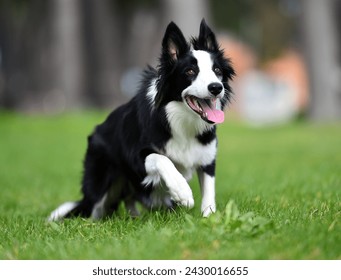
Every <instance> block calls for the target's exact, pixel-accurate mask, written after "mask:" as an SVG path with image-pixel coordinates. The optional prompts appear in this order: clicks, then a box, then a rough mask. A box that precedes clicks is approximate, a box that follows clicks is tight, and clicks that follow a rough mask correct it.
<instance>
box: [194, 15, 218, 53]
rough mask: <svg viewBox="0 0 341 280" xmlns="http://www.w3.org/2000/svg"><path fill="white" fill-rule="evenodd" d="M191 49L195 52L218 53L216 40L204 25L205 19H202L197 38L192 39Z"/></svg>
mask: <svg viewBox="0 0 341 280" xmlns="http://www.w3.org/2000/svg"><path fill="white" fill-rule="evenodd" d="M192 44H193V48H194V49H195V50H205V51H210V52H214V51H218V50H219V45H218V43H217V39H216V37H215V35H214V33H213V31H212V30H211V28H209V26H208V25H207V24H206V21H205V19H202V21H201V23H200V31H199V37H198V38H193V39H192Z"/></svg>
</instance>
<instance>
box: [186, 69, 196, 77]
mask: <svg viewBox="0 0 341 280" xmlns="http://www.w3.org/2000/svg"><path fill="white" fill-rule="evenodd" d="M186 75H187V76H190V77H191V76H194V75H195V71H194V70H193V69H188V70H187V71H186Z"/></svg>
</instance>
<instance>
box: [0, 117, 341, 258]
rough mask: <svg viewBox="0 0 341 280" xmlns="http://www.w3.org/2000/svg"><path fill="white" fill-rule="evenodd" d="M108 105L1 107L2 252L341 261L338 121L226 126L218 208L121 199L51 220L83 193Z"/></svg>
mask: <svg viewBox="0 0 341 280" xmlns="http://www.w3.org/2000/svg"><path fill="white" fill-rule="evenodd" d="M104 117H105V114H103V113H94V112H86V113H84V112H83V113H68V114H64V115H60V116H25V115H20V114H11V113H4V112H2V113H0V187H1V195H0V259H341V219H340V216H341V201H340V194H341V124H340V123H337V124H328V125H322V124H311V123H307V122H295V123H291V124H287V125H281V126H276V127H267V128H251V127H248V126H246V125H244V124H241V123H239V122H236V121H227V122H226V123H225V124H223V125H220V126H219V129H218V131H219V153H218V160H217V182H216V187H217V204H218V213H216V214H214V215H212V216H211V217H210V218H208V219H204V218H201V217H200V214H199V212H200V195H199V190H198V183H197V179H196V178H195V179H194V180H193V181H192V183H191V185H192V187H193V190H194V195H195V200H196V206H195V208H194V209H192V210H186V209H178V210H177V211H176V212H163V211H157V212H151V213H150V212H143V214H142V215H141V217H139V218H137V219H132V218H130V217H129V216H128V215H127V213H126V212H125V210H124V209H123V207H121V208H120V210H119V213H118V214H117V215H116V216H114V217H112V218H110V219H106V220H103V221H99V222H93V221H91V220H84V219H80V218H77V219H72V220H66V221H64V222H58V223H47V222H46V221H45V219H46V217H47V216H48V214H49V212H50V211H52V210H53V209H54V208H55V207H57V206H58V205H59V204H60V203H62V202H64V201H67V200H77V199H79V198H80V193H79V182H80V177H81V172H82V160H83V155H84V151H85V148H86V136H87V135H88V134H89V133H90V132H91V130H92V128H93V127H94V125H95V124H97V123H99V122H101V121H102V120H103V118H104Z"/></svg>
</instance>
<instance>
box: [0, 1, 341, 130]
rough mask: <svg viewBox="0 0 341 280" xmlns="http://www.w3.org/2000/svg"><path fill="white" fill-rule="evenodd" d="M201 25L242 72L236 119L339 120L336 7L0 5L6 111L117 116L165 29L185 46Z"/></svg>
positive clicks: (340, 41)
mask: <svg viewBox="0 0 341 280" xmlns="http://www.w3.org/2000/svg"><path fill="white" fill-rule="evenodd" d="M203 17H204V18H205V19H206V21H207V22H208V24H209V25H210V26H211V27H212V29H213V30H214V31H215V32H216V34H217V36H218V39H219V41H220V43H221V46H222V48H224V49H225V54H226V55H227V56H228V57H230V58H231V59H232V62H233V65H234V67H235V69H236V72H237V77H236V78H235V80H234V82H233V89H234V92H235V97H234V99H235V100H234V102H233V105H231V108H230V112H233V113H231V115H233V116H236V117H237V118H240V119H242V120H243V121H246V122H248V123H250V124H254V125H266V124H273V123H282V122H287V121H290V120H292V119H295V118H298V117H305V118H308V119H311V120H315V121H333V120H340V119H341V1H340V0H323V1H322V0H260V1H253V0H239V1H234V0H214V1H213V0H212V1H208V0H207V1H205V0H186V1H182V0H129V1H128V0H0V110H14V111H20V112H28V113H39V114H40V113H46V114H56V113H62V112H65V111H70V110H79V109H93V108H100V109H101V108H103V109H109V108H114V107H116V106H118V105H120V104H122V103H123V102H125V101H127V100H128V99H129V98H131V97H132V96H133V95H134V94H135V92H136V88H137V87H138V84H139V75H140V73H141V71H142V69H143V68H144V67H145V66H146V65H147V64H151V65H152V66H156V65H157V63H158V61H157V59H158V56H159V52H160V45H161V40H162V36H163V33H164V30H165V28H166V26H167V24H168V23H169V21H171V20H173V21H175V22H176V23H177V24H178V26H179V27H180V28H181V29H182V30H183V32H184V34H185V36H186V37H187V38H189V37H190V36H193V35H195V36H196V35H197V34H198V31H199V24H200V21H201V19H202V18H203Z"/></svg>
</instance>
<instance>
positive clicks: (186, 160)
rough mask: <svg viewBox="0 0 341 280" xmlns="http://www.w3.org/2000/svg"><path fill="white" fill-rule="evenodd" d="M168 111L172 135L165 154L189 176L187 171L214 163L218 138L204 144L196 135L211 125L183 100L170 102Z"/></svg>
mask: <svg viewBox="0 0 341 280" xmlns="http://www.w3.org/2000/svg"><path fill="white" fill-rule="evenodd" d="M166 112H167V118H168V121H169V124H170V127H171V132H172V137H171V139H170V140H169V141H168V142H167V144H166V147H165V155H166V156H167V157H168V158H169V159H171V160H172V161H173V163H174V164H175V165H176V166H177V167H178V168H179V169H181V170H179V171H180V172H181V173H183V175H184V176H185V177H187V176H186V175H187V174H186V173H191V171H192V170H193V169H194V168H196V167H198V166H205V165H208V164H210V163H212V161H213V160H214V159H215V156H216V152H217V141H216V139H214V140H213V141H212V142H210V143H209V144H207V145H203V144H201V143H200V142H199V141H198V139H197V138H196V137H195V136H196V135H198V134H200V133H202V132H203V131H205V130H207V129H210V128H211V127H210V125H209V124H207V123H205V122H204V121H202V120H201V119H200V118H199V117H198V116H197V115H196V114H195V113H194V112H191V111H189V110H188V109H187V108H185V105H184V104H183V103H181V102H171V103H169V104H168V105H167V108H166ZM188 176H190V174H188Z"/></svg>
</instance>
